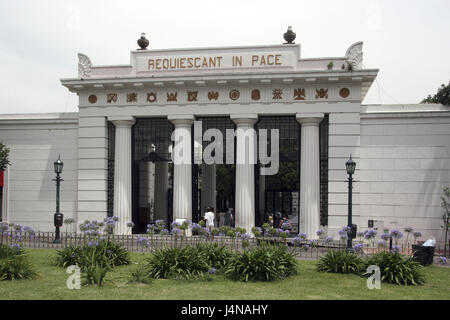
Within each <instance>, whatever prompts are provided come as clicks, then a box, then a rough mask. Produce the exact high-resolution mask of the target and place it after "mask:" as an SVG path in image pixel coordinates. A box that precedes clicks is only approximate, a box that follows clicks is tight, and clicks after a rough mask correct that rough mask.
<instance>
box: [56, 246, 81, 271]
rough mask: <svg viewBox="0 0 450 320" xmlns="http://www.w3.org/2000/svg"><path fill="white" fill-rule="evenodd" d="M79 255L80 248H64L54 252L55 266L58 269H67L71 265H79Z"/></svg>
mask: <svg viewBox="0 0 450 320" xmlns="http://www.w3.org/2000/svg"><path fill="white" fill-rule="evenodd" d="M80 255H81V247H75V246H70V247H65V248H63V249H61V250H57V251H56V265H57V266H58V267H62V268H67V267H68V266H71V265H79V264H80V263H79V258H80Z"/></svg>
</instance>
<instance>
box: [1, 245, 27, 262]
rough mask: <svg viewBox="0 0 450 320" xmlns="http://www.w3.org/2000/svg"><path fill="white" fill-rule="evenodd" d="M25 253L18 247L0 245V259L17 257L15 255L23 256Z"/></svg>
mask: <svg viewBox="0 0 450 320" xmlns="http://www.w3.org/2000/svg"><path fill="white" fill-rule="evenodd" d="M24 253H25V252H24V251H23V249H22V248H21V247H20V246H18V247H15V246H13V247H11V246H8V245H6V244H2V245H0V259H3V258H7V257H11V256H17V255H23V254H24Z"/></svg>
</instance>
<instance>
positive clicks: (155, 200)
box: [132, 118, 173, 233]
mask: <svg viewBox="0 0 450 320" xmlns="http://www.w3.org/2000/svg"><path fill="white" fill-rule="evenodd" d="M172 132H173V125H172V123H171V122H170V121H169V120H167V119H166V118H139V119H136V123H135V125H134V126H133V130H132V153H133V155H132V160H133V168H132V175H133V177H132V183H133V213H132V217H133V222H134V224H135V226H134V228H133V233H143V232H145V231H146V229H147V225H148V224H152V223H154V222H155V221H156V220H164V221H165V222H166V227H168V226H169V223H170V222H171V221H172V216H173V213H172V196H171V195H172V192H171V190H172V187H173V178H172V177H173V164H172V161H171V154H170V152H171V146H172V141H171V139H170V138H171V135H172Z"/></svg>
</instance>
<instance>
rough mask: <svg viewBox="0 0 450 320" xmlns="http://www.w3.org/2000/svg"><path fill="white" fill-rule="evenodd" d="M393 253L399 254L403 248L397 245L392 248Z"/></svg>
mask: <svg viewBox="0 0 450 320" xmlns="http://www.w3.org/2000/svg"><path fill="white" fill-rule="evenodd" d="M391 251H392V252H393V253H399V252H400V251H401V248H400V246H397V245H395V246H392V250H391Z"/></svg>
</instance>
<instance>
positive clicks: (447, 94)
mask: <svg viewBox="0 0 450 320" xmlns="http://www.w3.org/2000/svg"><path fill="white" fill-rule="evenodd" d="M421 103H440V104H443V105H444V106H450V81H449V83H448V84H447V86H445V85H444V84H442V85H441V87H440V88H439V89H438V91H437V93H436V94H435V95H434V96H431V95H430V94H429V95H428V97H427V98H426V99H423V100H422V102H421Z"/></svg>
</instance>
